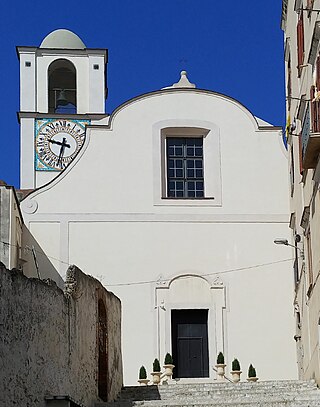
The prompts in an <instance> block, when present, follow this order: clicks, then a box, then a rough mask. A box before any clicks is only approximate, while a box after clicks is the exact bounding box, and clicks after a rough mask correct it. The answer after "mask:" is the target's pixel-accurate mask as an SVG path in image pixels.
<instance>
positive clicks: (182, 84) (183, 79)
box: [162, 71, 196, 89]
mask: <svg viewBox="0 0 320 407" xmlns="http://www.w3.org/2000/svg"><path fill="white" fill-rule="evenodd" d="M195 87H196V85H195V84H194V83H191V82H189V79H188V78H187V71H181V72H180V80H179V82H177V83H174V84H173V85H172V86H167V87H166V88H162V89H172V88H195Z"/></svg>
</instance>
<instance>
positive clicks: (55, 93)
mask: <svg viewBox="0 0 320 407" xmlns="http://www.w3.org/2000/svg"><path fill="white" fill-rule="evenodd" d="M76 76H77V75H76V68H75V66H74V64H73V63H72V62H70V61H68V60H67V59H62V58H61V59H56V60H55V61H53V62H51V64H50V65H49V67H48V113H67V114H68V113H72V114H76V113H77V79H76Z"/></svg>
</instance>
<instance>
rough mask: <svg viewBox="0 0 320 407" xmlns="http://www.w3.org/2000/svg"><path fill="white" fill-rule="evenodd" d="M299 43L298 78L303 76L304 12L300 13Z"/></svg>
mask: <svg viewBox="0 0 320 407" xmlns="http://www.w3.org/2000/svg"><path fill="white" fill-rule="evenodd" d="M297 42H298V44H297V45H298V49H297V52H298V77H300V76H301V69H302V68H301V65H303V59H304V30H303V12H302V11H301V12H300V17H299V20H298V25H297Z"/></svg>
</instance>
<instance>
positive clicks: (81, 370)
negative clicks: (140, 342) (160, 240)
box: [0, 264, 122, 407]
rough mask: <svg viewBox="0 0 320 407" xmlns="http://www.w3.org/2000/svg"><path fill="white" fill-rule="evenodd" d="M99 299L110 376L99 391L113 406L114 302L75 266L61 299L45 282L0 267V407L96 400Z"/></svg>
mask: <svg viewBox="0 0 320 407" xmlns="http://www.w3.org/2000/svg"><path fill="white" fill-rule="evenodd" d="M98 292H99V297H100V298H101V296H102V298H103V299H104V300H105V303H106V309H107V315H108V316H109V318H108V319H107V332H108V336H107V348H108V349H109V351H108V353H107V355H108V363H107V364H108V367H109V370H110V373H111V371H112V375H111V374H109V375H108V383H107V384H106V385H107V386H108V399H109V400H112V399H114V398H115V397H116V396H117V394H118V393H119V391H120V389H121V386H122V362H121V339H120V337H121V333H120V314H121V306H120V301H119V299H118V298H117V297H115V296H114V295H113V294H112V293H109V292H108V291H107V290H106V289H105V288H104V287H103V286H102V285H101V284H100V282H99V281H97V280H96V279H94V278H93V277H90V276H87V275H85V274H84V273H82V272H81V271H80V270H79V269H78V268H76V267H75V266H71V267H70V268H69V269H68V272H67V279H66V290H65V293H64V292H63V291H62V290H61V289H60V288H59V287H57V285H56V284H55V283H53V282H52V281H50V280H48V281H42V280H39V279H34V278H27V277H25V276H24V275H23V274H22V273H21V272H20V271H18V270H11V271H9V270H6V269H5V267H4V266H3V265H1V264H0V333H1V335H0V338H1V345H0V405H6V406H13V405H18V406H34V407H37V406H39V407H40V406H44V405H45V401H44V397H45V396H49V395H69V396H71V397H72V398H74V399H75V400H77V401H78V402H79V403H82V404H84V405H85V406H88V407H89V406H93V404H94V402H95V401H97V400H99V398H98V383H97V375H98V374H97V372H98V362H97V361H98V348H97V315H98V313H97V293H98ZM109 358H110V360H109ZM1 387H3V388H1Z"/></svg>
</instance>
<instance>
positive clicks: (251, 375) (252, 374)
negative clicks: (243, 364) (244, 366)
mask: <svg viewBox="0 0 320 407" xmlns="http://www.w3.org/2000/svg"><path fill="white" fill-rule="evenodd" d="M247 380H248V382H256V381H257V380H258V378H257V372H256V369H255V368H254V367H253V366H252V365H250V366H249V369H248V378H247Z"/></svg>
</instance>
